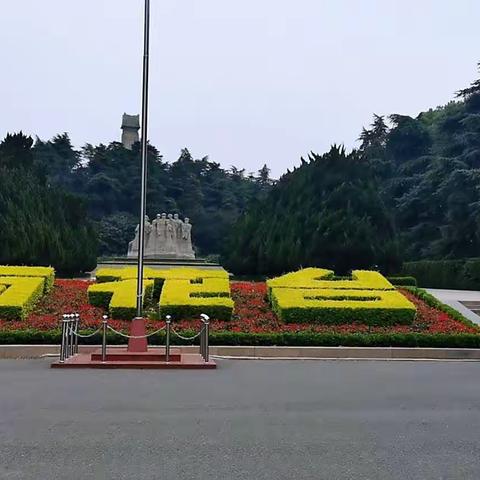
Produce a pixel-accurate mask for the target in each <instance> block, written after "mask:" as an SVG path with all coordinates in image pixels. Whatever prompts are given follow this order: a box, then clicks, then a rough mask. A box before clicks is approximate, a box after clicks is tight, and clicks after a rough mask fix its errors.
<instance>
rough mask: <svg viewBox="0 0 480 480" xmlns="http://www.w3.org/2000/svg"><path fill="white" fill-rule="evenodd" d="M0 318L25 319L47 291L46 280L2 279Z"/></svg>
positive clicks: (39, 277) (35, 278) (26, 278)
mask: <svg viewBox="0 0 480 480" xmlns="http://www.w3.org/2000/svg"><path fill="white" fill-rule="evenodd" d="M0 286H1V290H0V318H2V319H6V320H19V319H22V320H23V319H25V318H26V317H27V315H28V314H29V313H30V312H31V311H32V310H33V308H34V306H35V304H36V303H37V301H38V300H39V299H40V298H41V297H42V296H43V294H44V291H45V278H44V277H42V276H38V277H22V276H18V277H7V276H1V277H0Z"/></svg>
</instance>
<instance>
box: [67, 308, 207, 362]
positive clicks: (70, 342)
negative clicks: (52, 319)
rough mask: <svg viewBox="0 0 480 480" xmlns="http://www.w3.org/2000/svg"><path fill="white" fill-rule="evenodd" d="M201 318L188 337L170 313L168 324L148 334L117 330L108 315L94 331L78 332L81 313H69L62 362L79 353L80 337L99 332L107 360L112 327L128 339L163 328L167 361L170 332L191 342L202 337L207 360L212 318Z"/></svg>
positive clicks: (104, 357)
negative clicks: (198, 326)
mask: <svg viewBox="0 0 480 480" xmlns="http://www.w3.org/2000/svg"><path fill="white" fill-rule="evenodd" d="M200 317H201V320H202V322H203V326H202V328H200V331H199V332H198V333H197V334H196V335H193V336H191V337H186V336H184V335H181V334H180V333H178V332H177V331H176V330H175V329H174V328H173V326H172V325H171V317H170V316H169V315H168V316H167V317H166V324H165V325H164V326H163V327H161V328H159V329H158V330H155V331H154V332H151V333H149V334H148V335H127V334H125V333H123V332H120V331H118V330H115V329H114V328H113V327H112V326H110V325H108V318H107V316H106V315H104V316H103V321H102V325H101V326H100V327H99V328H98V329H97V330H95V331H94V332H92V333H89V334H85V335H82V334H81V333H79V332H78V328H79V324H80V315H78V314H69V315H63V321H62V342H61V345H60V362H61V363H64V362H65V360H68V358H69V357H70V356H72V355H76V354H78V338H91V337H93V336H95V335H97V334H98V333H100V332H101V334H102V362H106V360H107V330H108V329H110V330H111V331H112V332H113V333H115V334H117V335H120V336H121V337H124V338H128V339H143V338H149V337H152V336H153V335H156V334H158V333H160V332H162V331H163V330H166V345H165V355H166V361H167V363H168V362H169V357H170V332H171V333H173V334H175V335H176V336H177V337H178V338H181V339H182V340H185V341H187V342H191V341H193V340H195V339H197V338H198V337H200V355H201V356H202V357H203V358H204V360H205V362H208V361H209V360H208V359H209V342H208V336H209V323H210V319H209V317H208V316H207V315H205V314H202V315H200Z"/></svg>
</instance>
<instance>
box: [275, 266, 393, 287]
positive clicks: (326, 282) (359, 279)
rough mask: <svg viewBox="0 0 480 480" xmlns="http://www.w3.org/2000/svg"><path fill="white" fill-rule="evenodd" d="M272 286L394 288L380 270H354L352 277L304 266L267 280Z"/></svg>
mask: <svg viewBox="0 0 480 480" xmlns="http://www.w3.org/2000/svg"><path fill="white" fill-rule="evenodd" d="M267 286H268V290H269V292H270V291H271V289H272V288H305V289H308V288H315V289H323V288H326V289H348V290H394V287H393V285H392V284H391V283H390V282H389V281H388V280H387V279H386V278H385V277H384V276H383V275H382V274H380V273H379V272H373V271H367V270H354V271H353V272H352V275H351V277H335V274H334V273H333V272H332V271H331V270H325V269H323V268H304V269H302V270H298V271H297V272H291V273H287V274H286V275H282V276H281V277H277V278H273V279H270V280H267Z"/></svg>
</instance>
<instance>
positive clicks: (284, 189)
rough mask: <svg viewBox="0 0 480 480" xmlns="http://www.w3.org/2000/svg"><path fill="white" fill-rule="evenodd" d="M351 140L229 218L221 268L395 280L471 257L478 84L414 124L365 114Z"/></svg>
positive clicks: (479, 177) (478, 228)
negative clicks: (406, 272)
mask: <svg viewBox="0 0 480 480" xmlns="http://www.w3.org/2000/svg"><path fill="white" fill-rule="evenodd" d="M479 67H480V65H479ZM359 140H360V142H361V144H360V147H359V148H358V149H355V150H353V151H352V152H350V153H347V152H345V149H343V148H341V147H338V146H333V147H332V148H331V150H330V151H329V152H328V153H326V154H324V155H318V154H315V153H311V154H310V155H309V156H308V158H307V159H302V164H301V166H300V167H298V168H296V169H294V171H293V172H287V173H286V174H285V175H284V176H283V177H282V178H281V179H280V181H279V182H278V183H277V184H276V185H275V186H274V187H273V188H272V189H271V191H270V193H269V194H268V195H267V196H266V198H265V199H264V200H263V201H262V202H261V203H260V204H258V205H256V206H255V207H254V208H252V209H251V210H249V211H247V212H246V213H245V214H244V215H242V217H241V218H240V219H239V222H238V223H237V225H236V228H235V235H233V236H231V238H230V241H229V248H228V250H226V251H225V256H224V261H225V262H226V264H227V265H228V266H229V267H230V268H231V269H232V270H234V271H236V272H239V273H249V274H271V273H279V272H283V271H287V270H292V269H295V268H298V267H300V266H314V265H318V266H325V267H331V268H334V269H336V270H337V271H339V272H340V273H347V272H348V271H349V270H350V269H352V268H362V267H364V268H382V269H383V270H384V271H386V272H388V273H392V272H393V273H395V272H398V271H399V269H400V267H401V263H402V261H403V260H420V259H458V258H468V257H471V256H477V255H478V252H479V251H480V79H479V80H476V81H475V82H473V83H472V84H471V85H470V86H469V87H468V88H465V89H462V90H460V91H459V92H457V94H456V99H455V100H454V101H451V102H450V103H448V104H447V105H445V106H441V107H437V108H435V109H431V110H429V111H427V112H423V113H421V114H419V115H418V116H417V117H416V118H412V117H409V116H404V115H398V114H395V115H391V116H389V117H388V118H385V117H382V116H378V115H375V116H374V119H373V122H372V124H371V125H370V126H369V127H368V128H363V130H362V132H361V134H360V138H359Z"/></svg>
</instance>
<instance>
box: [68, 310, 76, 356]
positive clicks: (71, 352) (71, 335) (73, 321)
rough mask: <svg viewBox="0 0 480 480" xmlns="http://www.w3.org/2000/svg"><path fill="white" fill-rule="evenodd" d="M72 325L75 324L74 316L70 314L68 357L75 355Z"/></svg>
mask: <svg viewBox="0 0 480 480" xmlns="http://www.w3.org/2000/svg"><path fill="white" fill-rule="evenodd" d="M74 324H75V314H74V313H72V314H71V315H70V329H69V333H70V356H72V355H74V354H75V332H74Z"/></svg>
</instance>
